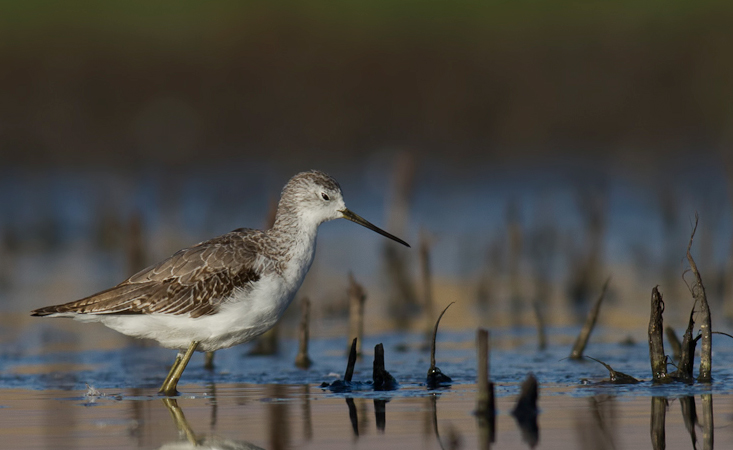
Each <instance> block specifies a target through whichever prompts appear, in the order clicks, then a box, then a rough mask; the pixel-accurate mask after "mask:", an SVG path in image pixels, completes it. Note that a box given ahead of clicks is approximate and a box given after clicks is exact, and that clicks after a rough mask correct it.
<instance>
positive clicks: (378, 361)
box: [372, 343, 397, 391]
mask: <svg viewBox="0 0 733 450" xmlns="http://www.w3.org/2000/svg"><path fill="white" fill-rule="evenodd" d="M372 367H373V369H372V382H373V383H374V384H373V386H374V390H375V391H381V390H391V389H395V388H396V386H397V380H395V379H394V377H393V376H392V374H390V373H389V372H387V369H385V368H384V346H383V345H382V344H381V343H379V344H377V345H376V346H374V364H373V366H372Z"/></svg>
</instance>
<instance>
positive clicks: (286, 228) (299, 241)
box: [267, 208, 319, 249]
mask: <svg viewBox="0 0 733 450" xmlns="http://www.w3.org/2000/svg"><path fill="white" fill-rule="evenodd" d="M318 225H319V223H318V222H315V221H312V220H309V217H308V216H307V215H303V214H298V213H297V211H295V210H289V209H286V210H283V209H282V208H281V209H280V210H278V213H277V216H276V217H275V223H274V224H273V225H272V228H270V229H269V230H267V234H268V235H269V236H270V237H271V238H272V239H273V240H275V241H277V242H278V243H279V244H280V245H282V246H283V248H284V249H288V248H292V247H293V246H306V247H310V246H312V245H314V244H315V240H316V234H317V232H318Z"/></svg>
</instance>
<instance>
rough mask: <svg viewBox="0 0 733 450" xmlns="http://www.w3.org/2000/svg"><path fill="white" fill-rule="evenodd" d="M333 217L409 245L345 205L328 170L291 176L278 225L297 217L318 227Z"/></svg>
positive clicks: (283, 195) (339, 190) (282, 199)
mask: <svg viewBox="0 0 733 450" xmlns="http://www.w3.org/2000/svg"><path fill="white" fill-rule="evenodd" d="M334 219H348V220H351V221H352V222H355V223H358V224H359V225H362V226H364V227H366V228H369V229H370V230H373V231H376V232H377V233H379V234H381V235H383V236H386V237H388V238H390V239H392V240H394V241H397V242H399V243H400V244H403V245H406V246H408V247H409V245H408V244H407V243H406V242H405V241H403V240H402V239H400V238H398V237H395V236H393V235H391V234H389V233H387V232H386V231H384V230H382V229H380V228H378V227H376V226H374V225H372V224H371V223H369V222H368V221H366V220H365V219H363V218H361V217H360V216H358V215H356V214H355V213H353V212H352V211H350V210H349V209H348V208H346V204H345V203H344V197H343V194H342V193H341V186H340V185H339V183H338V181H336V180H335V179H334V178H333V177H331V176H330V175H328V174H326V173H323V172H321V171H318V170H311V171H310V172H301V173H299V174H297V175H295V176H294V177H293V178H291V179H290V181H288V183H287V184H286V185H285V187H284V188H283V191H282V194H281V196H280V203H279V204H278V213H277V219H276V222H275V223H276V226H278V225H280V226H288V225H291V224H289V222H293V221H298V222H299V223H300V224H301V225H305V226H306V227H312V228H313V229H315V228H317V227H318V225H320V224H321V223H323V222H326V221H329V220H334Z"/></svg>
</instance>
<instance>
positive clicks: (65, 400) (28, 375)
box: [0, 320, 733, 449]
mask: <svg viewBox="0 0 733 450" xmlns="http://www.w3.org/2000/svg"><path fill="white" fill-rule="evenodd" d="M78 326H79V325H78V324H75V323H74V322H71V321H58V320H57V321H35V322H34V321H31V322H28V324H27V325H23V326H21V327H20V328H19V329H18V330H16V331H18V333H13V334H5V335H4V336H5V337H4V339H3V340H4V343H3V344H4V345H3V346H2V348H3V350H2V354H0V435H2V436H3V439H2V442H1V443H0V447H2V448H101V447H104V448H193V446H194V443H197V445H201V446H202V447H203V448H268V449H285V448H346V447H353V448H374V447H377V446H379V447H380V448H400V449H405V448H428V449H430V448H435V449H438V448H487V445H488V444H489V442H488V438H487V437H486V436H488V432H489V431H488V429H487V427H486V426H482V423H479V422H478V421H477V419H476V417H475V416H474V415H473V410H474V409H475V406H476V405H475V402H476V393H477V391H476V386H475V384H474V383H475V377H476V370H475V368H476V355H475V347H474V332H473V331H451V330H447V331H441V332H440V333H439V335H438V352H437V363H438V366H439V367H440V368H441V369H442V371H443V372H444V373H446V374H448V375H449V376H451V377H452V378H453V381H454V383H453V384H452V386H450V387H448V388H444V389H440V390H437V391H430V390H428V389H427V388H426V386H425V385H424V377H425V374H426V372H427V369H428V366H429V354H428V352H427V351H426V350H425V349H424V346H423V339H424V338H423V335H422V334H421V333H394V332H393V333H386V334H382V335H374V336H368V337H366V338H365V340H364V347H363V348H364V356H363V358H362V359H361V360H360V361H359V362H358V363H357V366H356V370H355V375H354V380H362V381H367V380H370V379H371V369H372V357H373V351H372V349H373V348H374V345H375V344H377V343H380V342H382V343H384V346H385V352H386V354H385V357H386V368H387V370H389V371H390V372H391V373H392V375H394V376H395V378H397V380H398V381H399V382H400V387H399V389H397V390H394V391H379V392H377V391H374V390H372V389H371V387H370V386H368V385H364V386H362V387H361V388H360V389H356V390H354V391H352V392H346V393H334V392H331V391H329V390H324V389H322V388H321V387H320V384H321V382H323V381H328V382H331V381H333V380H335V379H336V378H337V377H339V376H340V375H342V374H343V372H344V369H345V365H346V357H345V350H346V343H345V342H344V341H343V340H342V339H336V338H319V339H315V340H313V341H312V342H311V347H310V355H311V358H312V359H314V361H315V364H314V365H313V366H312V367H311V368H310V369H309V370H300V369H297V368H295V366H294V365H293V361H294V357H295V353H294V352H295V348H296V343H295V342H294V341H291V340H282V341H281V342H280V352H279V354H278V355H276V356H250V355H247V352H248V350H249V349H250V348H251V347H249V346H248V345H244V346H240V347H235V348H232V349H228V350H225V351H220V352H217V354H216V358H215V364H216V367H215V370H214V371H207V370H205V369H204V368H203V365H202V361H203V358H202V356H201V355H196V356H195V357H194V359H193V360H192V361H191V363H190V365H189V367H188V368H187V370H186V372H185V373H184V376H183V378H182V381H181V384H180V385H179V390H180V391H181V392H182V394H181V396H180V397H178V398H176V399H175V400H176V401H175V402H169V401H164V400H163V399H161V398H160V397H158V396H157V394H156V391H157V388H158V384H159V383H160V382H161V380H162V378H163V377H164V376H165V373H166V371H167V365H168V364H169V363H171V362H172V358H173V356H174V355H173V352H171V351H169V350H165V349H161V348H158V347H156V346H141V345H139V343H137V342H136V341H126V340H120V338H119V336H118V335H117V334H115V333H113V332H108V331H106V330H105V329H104V328H101V327H100V328H97V327H95V326H88V325H86V324H85V325H82V327H84V328H76V327H78ZM6 330H7V328H6ZM548 331H549V333H548V335H549V339H550V342H551V343H552V345H550V347H549V348H548V350H546V351H542V352H540V351H538V350H537V348H536V343H535V336H534V330H533V329H531V328H515V329H509V328H507V329H495V330H492V335H491V341H492V353H491V378H492V379H493V380H494V381H495V382H496V395H497V405H496V406H497V412H498V416H497V419H496V425H495V428H494V436H495V441H494V443H493V444H491V445H493V446H494V447H495V448H510V449H511V448H529V447H530V443H531V442H532V441H533V440H534V439H536V440H537V442H536V444H537V448H547V449H559V448H563V449H566V448H578V449H584V448H625V449H628V448H630V449H634V448H639V449H646V448H655V447H654V446H653V444H652V437H651V436H652V435H651V430H650V426H651V423H652V411H653V406H654V405H656V408H657V409H656V410H655V411H657V414H659V413H660V411H665V412H666V417H665V418H664V419H665V420H664V422H665V425H666V426H664V427H663V428H661V429H664V430H665V432H666V434H665V437H664V439H665V442H666V448H694V447H693V437H692V436H693V435H692V434H691V433H690V432H689V431H688V428H687V427H686V425H685V416H684V415H683V414H682V411H683V405H684V408H686V410H687V411H690V410H691V408H692V409H694V410H695V412H696V417H697V421H696V422H694V421H693V422H692V423H696V425H694V426H691V429H692V430H694V436H695V439H696V440H697V448H704V447H703V444H704V443H705V442H707V444H708V446H707V447H706V448H710V447H709V445H710V441H709V439H710V436H711V433H712V436H713V437H714V441H713V442H714V445H715V446H717V448H733V426H731V421H732V420H733V397H731V395H730V393H731V392H733V389H732V388H733V370H732V369H731V367H733V364H732V363H733V345H732V344H731V342H729V341H730V340H729V339H723V338H718V339H716V340H715V343H714V346H715V347H714V348H715V354H714V359H713V362H714V366H713V375H714V378H715V380H714V382H713V383H712V384H711V385H692V386H687V385H682V384H674V385H666V386H653V385H652V384H651V383H650V382H648V381H643V382H642V383H640V384H637V385H627V386H618V385H607V384H603V383H601V381H602V379H603V378H605V377H607V375H608V374H607V372H606V370H605V369H604V368H603V367H602V366H601V365H599V364H597V363H594V362H590V361H588V362H572V361H569V360H564V359H563V358H564V357H565V356H567V354H568V353H569V345H567V343H566V341H567V338H568V336H573V335H574V334H575V333H576V332H577V329H575V328H553V329H550V330H548ZM11 336H15V337H14V338H13V337H11ZM618 336H625V335H624V334H623V333H621V332H620V331H619V330H613V329H605V328H600V329H598V330H596V333H594V336H593V338H592V341H591V344H590V346H589V348H588V350H587V352H586V353H587V354H589V355H592V356H594V357H597V358H599V359H602V360H604V361H606V362H607V363H609V364H611V365H612V366H613V367H614V369H615V370H618V371H622V372H625V373H627V374H630V375H632V376H634V377H637V378H639V379H642V380H644V379H648V378H649V372H650V370H649V363H648V349H647V346H646V342H645V341H643V340H641V341H640V342H638V341H637V343H636V344H633V343H632V344H629V343H624V344H621V343H619V342H618V341H619V340H620V339H618ZM530 372H531V373H534V374H535V375H536V377H537V379H538V381H539V383H540V397H539V408H540V414H539V416H538V429H539V433H538V435H537V436H532V435H531V433H530V434H527V432H526V431H524V432H523V431H522V430H521V429H520V428H519V426H518V424H517V422H516V421H515V420H514V418H513V416H512V415H511V414H510V413H511V411H512V409H513V408H514V405H515V403H516V399H517V396H518V393H519V389H520V384H521V382H522V381H523V379H524V378H525V377H526V375H527V374H528V373H530ZM87 385H90V386H91V387H92V388H93V389H90V388H88V387H87ZM94 390H96V391H97V392H94ZM90 394H91V395H90ZM665 399H666V402H667V403H666V404H665ZM660 408H661V409H660ZM657 417H659V416H658V415H657ZM687 417H688V419H689V418H690V417H691V416H690V414H688V415H687ZM709 417H712V418H713V421H712V422H710V420H709ZM657 420H658V419H657ZM689 420H692V419H689ZM711 423H712V427H711V426H710V424H711ZM435 424H437V434H436V428H435ZM484 425H485V424H484ZM657 429H658V430H659V429H660V428H657ZM711 430H712V431H711ZM438 435H439V436H440V437H438ZM706 439H708V440H707V441H706ZM207 446H208V447H207Z"/></svg>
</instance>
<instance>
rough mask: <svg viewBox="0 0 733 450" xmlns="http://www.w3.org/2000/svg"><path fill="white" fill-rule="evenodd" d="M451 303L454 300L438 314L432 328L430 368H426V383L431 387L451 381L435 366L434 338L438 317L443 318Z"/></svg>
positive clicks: (436, 333) (436, 332) (438, 322)
mask: <svg viewBox="0 0 733 450" xmlns="http://www.w3.org/2000/svg"><path fill="white" fill-rule="evenodd" d="M453 303H455V302H450V303H448V306H446V307H445V309H443V312H441V313H440V315H439V316H438V320H436V321H435V327H434V328H433V340H432V343H431V345H430V368H429V369H428V376H427V385H428V387H429V388H431V389H432V388H435V387H437V386H439V385H441V384H447V383H450V382H451V381H453V380H451V378H450V377H449V376H448V375H446V374H444V373H443V372H441V371H440V369H439V368H438V367H436V366H435V338H436V336H437V335H438V325H440V319H442V318H443V314H445V312H446V311H448V308H450V305H452V304H453Z"/></svg>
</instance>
